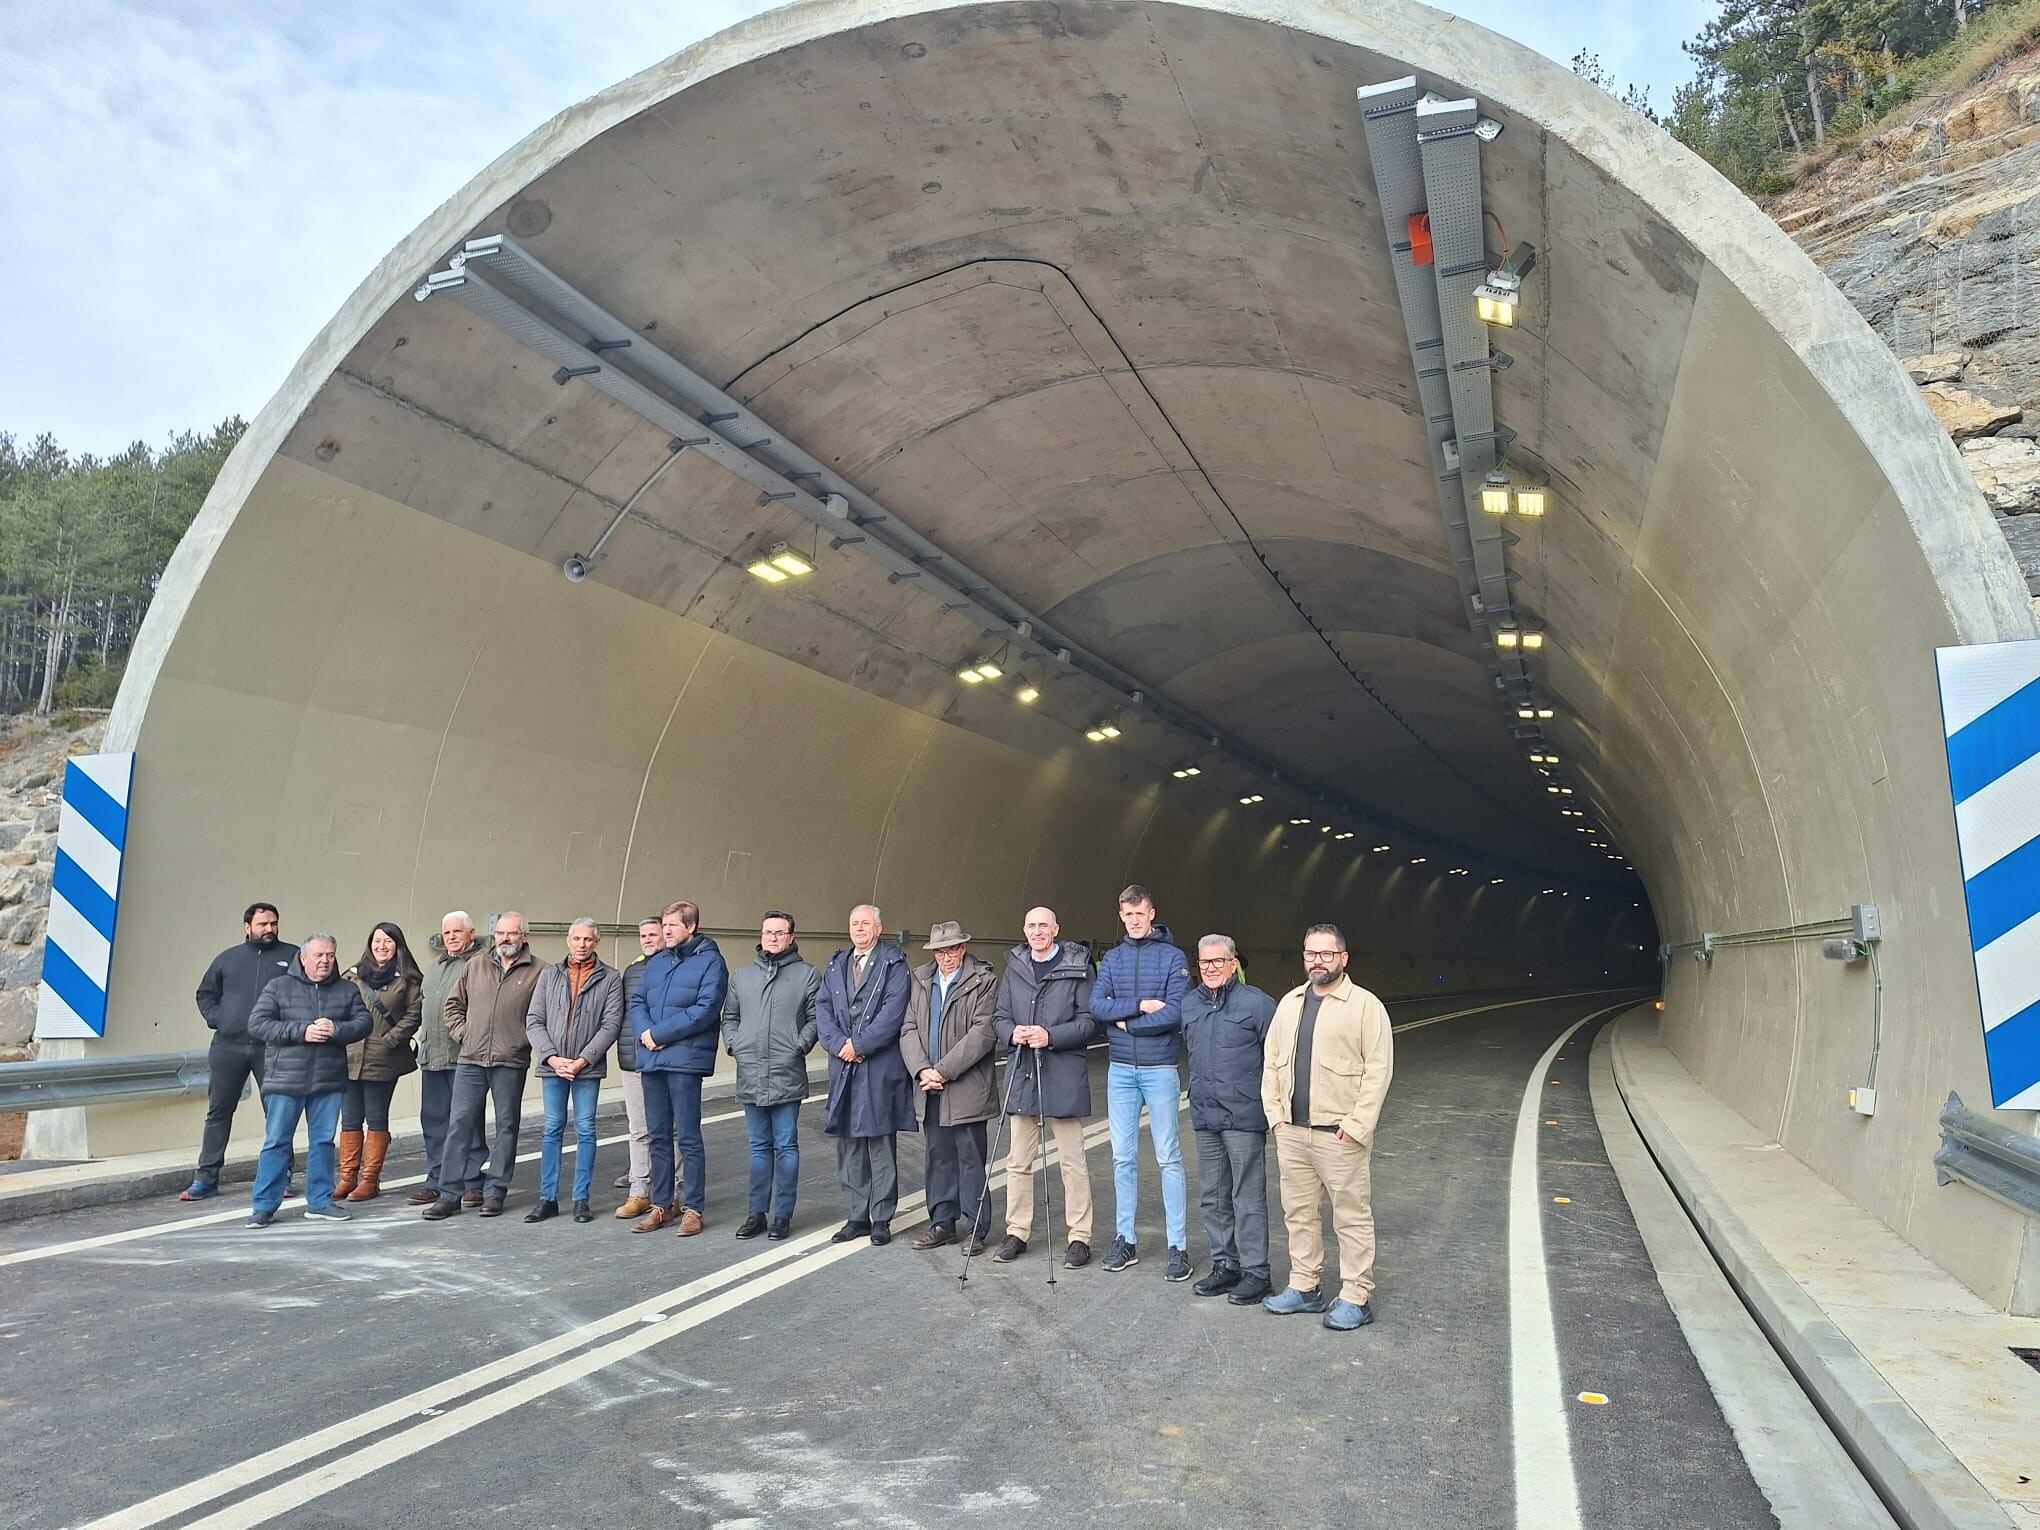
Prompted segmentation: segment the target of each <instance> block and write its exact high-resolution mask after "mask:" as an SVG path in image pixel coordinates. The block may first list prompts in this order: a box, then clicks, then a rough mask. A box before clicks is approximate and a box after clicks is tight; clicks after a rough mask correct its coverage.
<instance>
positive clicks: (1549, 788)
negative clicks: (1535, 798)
mask: <svg viewBox="0 0 2040 1530" xmlns="http://www.w3.org/2000/svg"><path fill="white" fill-rule="evenodd" d="M1544 789H1545V790H1546V791H1548V792H1550V793H1551V795H1552V796H1554V797H1556V796H1557V795H1558V788H1557V787H1555V786H1547V787H1545V788H1544Z"/></svg>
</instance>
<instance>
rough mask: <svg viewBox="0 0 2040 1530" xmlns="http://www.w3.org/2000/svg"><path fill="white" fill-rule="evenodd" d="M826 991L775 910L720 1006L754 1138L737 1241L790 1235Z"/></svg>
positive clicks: (788, 919)
mask: <svg viewBox="0 0 2040 1530" xmlns="http://www.w3.org/2000/svg"><path fill="white" fill-rule="evenodd" d="M821 988H822V974H821V970H820V969H819V968H817V967H814V966H811V965H810V964H809V963H808V962H806V961H804V960H803V959H802V957H801V954H800V946H799V945H798V943H796V942H795V940H794V938H793V915H791V914H785V913H781V912H780V911H779V910H778V909H774V910H772V912H771V913H769V914H767V915H766V916H765V917H764V919H762V920H761V921H759V926H758V956H757V960H755V961H753V962H752V963H751V964H750V965H749V966H748V967H740V968H738V969H737V970H736V971H734V972H732V973H731V974H730V991H729V993H728V994H727V995H725V996H724V998H723V1008H722V1040H723V1046H724V1047H725V1048H726V1049H727V1050H728V1051H729V1054H730V1056H732V1057H734V1058H735V1059H736V1060H737V1103H738V1104H740V1105H742V1106H743V1107H744V1126H745V1130H746V1131H747V1132H748V1133H749V1134H750V1138H751V1200H750V1207H749V1212H750V1214H749V1215H748V1216H746V1217H745V1218H744V1221H743V1225H742V1226H740V1227H739V1228H738V1229H737V1236H738V1237H739V1238H755V1237H757V1236H758V1234H760V1233H764V1234H765V1236H766V1237H768V1238H771V1239H773V1240H774V1241H777V1240H778V1239H781V1238H784V1237H785V1236H786V1235H787V1234H788V1233H789V1232H791V1231H792V1230H793V1205H794V1194H795V1192H796V1191H797V1190H798V1189H799V1186H800V1102H801V1101H802V1100H803V1099H805V1098H806V1097H807V1085H808V1077H807V1055H808V1053H810V1052H812V1051H813V1050H814V1049H815V1037H816V1034H817V1031H816V1026H815V996H816V995H817V994H818V993H820V992H821ZM768 1213H769V1217H768Z"/></svg>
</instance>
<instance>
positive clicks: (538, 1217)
mask: <svg viewBox="0 0 2040 1530" xmlns="http://www.w3.org/2000/svg"><path fill="white" fill-rule="evenodd" d="M488 1214H489V1213H488V1210H487V1208H484V1209H483V1211H482V1215H483V1216H487V1215H488ZM559 1214H560V1203H559V1202H558V1201H540V1202H539V1203H538V1204H537V1205H536V1206H534V1207H532V1208H531V1210H529V1211H527V1212H525V1213H524V1220H525V1221H527V1222H550V1221H551V1220H552V1219H553V1218H554V1217H556V1216H558V1215H559Z"/></svg>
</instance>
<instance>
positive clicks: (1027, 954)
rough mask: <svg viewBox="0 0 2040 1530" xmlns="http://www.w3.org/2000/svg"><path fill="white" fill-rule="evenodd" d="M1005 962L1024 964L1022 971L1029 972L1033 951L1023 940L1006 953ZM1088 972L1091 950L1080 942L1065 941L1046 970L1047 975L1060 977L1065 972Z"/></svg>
mask: <svg viewBox="0 0 2040 1530" xmlns="http://www.w3.org/2000/svg"><path fill="white" fill-rule="evenodd" d="M1006 960H1008V961H1010V962H1015V963H1021V964H1024V966H1023V967H1022V970H1023V971H1025V970H1029V969H1031V968H1032V967H1033V965H1034V950H1033V948H1032V947H1031V946H1029V945H1028V944H1027V942H1026V941H1024V940H1023V941H1021V942H1020V944H1019V945H1017V946H1015V947H1014V948H1013V949H1012V950H1010V951H1008V952H1007V953H1006ZM1090 970H1091V948H1090V947H1089V946H1087V945H1085V944H1084V943H1083V942H1082V941H1081V940H1065V941H1063V942H1061V946H1060V949H1058V950H1057V952H1056V953H1055V965H1054V966H1053V967H1051V968H1049V969H1048V975H1049V976H1050V977H1061V976H1062V975H1063V974H1064V973H1066V972H1071V971H1075V972H1078V973H1084V972H1089V971H1090Z"/></svg>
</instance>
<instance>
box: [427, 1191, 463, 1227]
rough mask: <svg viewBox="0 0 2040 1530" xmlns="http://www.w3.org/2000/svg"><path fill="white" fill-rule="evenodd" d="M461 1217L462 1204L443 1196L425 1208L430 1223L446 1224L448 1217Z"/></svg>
mask: <svg viewBox="0 0 2040 1530" xmlns="http://www.w3.org/2000/svg"><path fill="white" fill-rule="evenodd" d="M459 1215H460V1202H459V1201H450V1200H448V1199H446V1197H445V1196H441V1197H440V1198H439V1199H438V1200H436V1201H434V1202H433V1203H432V1204H431V1205H430V1206H427V1207H426V1208H425V1220H426V1221H428V1222H444V1221H445V1220H446V1219H447V1218H448V1217H457V1216H459Z"/></svg>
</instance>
